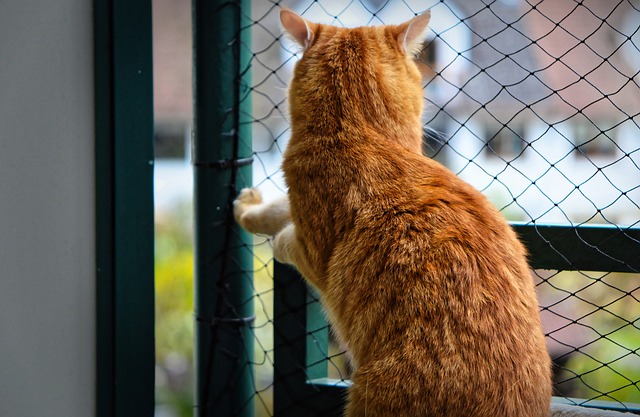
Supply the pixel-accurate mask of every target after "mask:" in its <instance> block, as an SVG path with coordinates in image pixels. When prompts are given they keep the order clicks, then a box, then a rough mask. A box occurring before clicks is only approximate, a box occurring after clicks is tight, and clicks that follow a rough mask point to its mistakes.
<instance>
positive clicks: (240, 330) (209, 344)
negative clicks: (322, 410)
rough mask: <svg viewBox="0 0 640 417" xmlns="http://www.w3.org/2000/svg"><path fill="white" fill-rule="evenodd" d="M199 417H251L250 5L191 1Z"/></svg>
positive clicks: (235, 2) (226, 1)
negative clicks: (238, 212)
mask: <svg viewBox="0 0 640 417" xmlns="http://www.w3.org/2000/svg"><path fill="white" fill-rule="evenodd" d="M192 5H193V25H194V26H193V28H194V29H193V31H194V32H193V42H194V97H195V98H194V100H195V106H194V114H195V122H194V127H195V136H194V147H193V165H194V175H195V191H194V198H195V202H194V205H195V208H194V209H195V229H196V236H195V257H196V261H195V268H196V271H195V275H196V278H195V279H196V290H195V291H196V294H195V300H196V368H197V369H196V386H197V387H196V390H197V392H196V415H198V416H253V414H254V406H253V395H254V392H255V391H254V388H253V366H252V364H253V335H252V333H251V325H252V322H253V314H254V312H253V274H252V273H251V271H252V270H253V255H252V251H251V242H252V238H251V236H250V235H248V234H247V233H246V232H244V231H242V230H241V229H240V228H239V227H238V226H237V225H236V224H235V222H234V221H233V215H232V204H231V203H232V201H233V199H234V198H235V196H236V195H237V193H238V191H239V190H240V189H241V188H242V187H244V186H249V185H250V184H251V166H250V162H251V155H252V142H251V124H250V119H249V117H250V115H251V101H250V99H251V96H250V86H251V78H250V71H249V64H250V60H251V49H250V48H251V47H250V23H251V22H250V18H249V16H250V14H251V13H250V7H249V6H250V1H246V0H237V1H228V0H225V1H221V0H193V3H192Z"/></svg>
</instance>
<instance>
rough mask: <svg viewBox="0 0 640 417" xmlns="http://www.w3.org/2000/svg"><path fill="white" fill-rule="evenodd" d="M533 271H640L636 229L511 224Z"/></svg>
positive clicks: (639, 229) (639, 237) (638, 238)
mask: <svg viewBox="0 0 640 417" xmlns="http://www.w3.org/2000/svg"><path fill="white" fill-rule="evenodd" d="M512 226H513V228H514V230H515V231H516V232H517V233H518V235H519V236H520V239H521V240H522V242H523V243H524V244H525V246H526V247H527V249H528V251H529V262H530V265H531V267H532V268H533V269H556V270H573V271H576V270H582V271H607V272H640V228H622V227H617V226H571V225H524V224H515V223H514V224H512Z"/></svg>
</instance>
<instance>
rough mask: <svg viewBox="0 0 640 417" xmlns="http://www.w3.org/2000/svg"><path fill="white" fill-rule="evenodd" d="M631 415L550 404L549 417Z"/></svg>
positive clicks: (612, 416)
mask: <svg viewBox="0 0 640 417" xmlns="http://www.w3.org/2000/svg"><path fill="white" fill-rule="evenodd" d="M632 415H633V414H631V413H620V412H617V411H609V410H599V409H595V408H587V407H579V406H576V405H568V404H557V403H554V404H551V417H616V416H620V417H622V416H632Z"/></svg>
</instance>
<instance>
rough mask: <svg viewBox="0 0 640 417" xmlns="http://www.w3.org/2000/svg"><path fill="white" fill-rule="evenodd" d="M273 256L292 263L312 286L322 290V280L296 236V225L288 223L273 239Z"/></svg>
mask: <svg viewBox="0 0 640 417" xmlns="http://www.w3.org/2000/svg"><path fill="white" fill-rule="evenodd" d="M273 256H274V258H276V260H278V261H279V262H282V263H286V264H289V265H293V266H295V267H296V269H297V270H298V271H299V272H300V274H302V276H303V277H305V278H306V279H307V281H309V282H310V283H311V284H312V285H313V286H314V287H316V288H318V289H319V290H321V291H322V290H323V289H324V288H323V285H322V282H321V281H320V280H319V279H318V277H317V273H315V272H314V271H315V270H314V268H313V267H312V266H311V265H312V262H311V259H310V258H309V253H308V251H307V249H306V248H305V247H304V245H303V244H302V243H301V242H300V241H299V240H298V238H297V236H296V227H295V225H294V224H293V223H289V224H288V225H287V226H286V227H285V228H284V229H282V230H281V231H280V232H278V234H277V235H276V236H275V238H274V240H273Z"/></svg>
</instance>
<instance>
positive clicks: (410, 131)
mask: <svg viewBox="0 0 640 417" xmlns="http://www.w3.org/2000/svg"><path fill="white" fill-rule="evenodd" d="M301 97H304V95H301ZM340 99H341V100H342V101H339V102H340V105H339V106H337V105H336V104H335V103H336V100H335V99H334V100H329V99H327V100H315V102H314V100H313V99H311V100H308V101H307V102H306V103H297V102H295V100H292V103H291V107H292V111H291V127H292V133H293V136H294V138H296V140H304V138H306V139H308V140H309V141H314V142H316V143H317V145H318V146H323V145H324V144H326V143H325V142H323V141H322V140H319V138H325V139H332V140H336V139H338V138H340V139H341V140H346V139H349V140H350V141H351V143H352V144H353V145H354V146H358V145H359V143H358V139H359V138H363V139H364V140H367V138H369V139H371V137H372V136H373V135H375V136H376V137H378V138H380V140H383V141H388V144H389V145H390V146H394V147H395V146H400V147H401V148H404V149H406V150H408V151H411V152H414V153H421V152H422V133H423V127H422V123H421V120H420V117H419V116H416V115H414V114H415V113H416V111H415V109H406V106H390V105H388V104H383V103H381V102H379V103H376V102H365V103H363V102H358V101H356V100H353V99H352V98H350V97H346V96H342V97H341V98H340ZM411 113H414V114H411ZM343 145H348V144H347V143H343Z"/></svg>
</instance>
